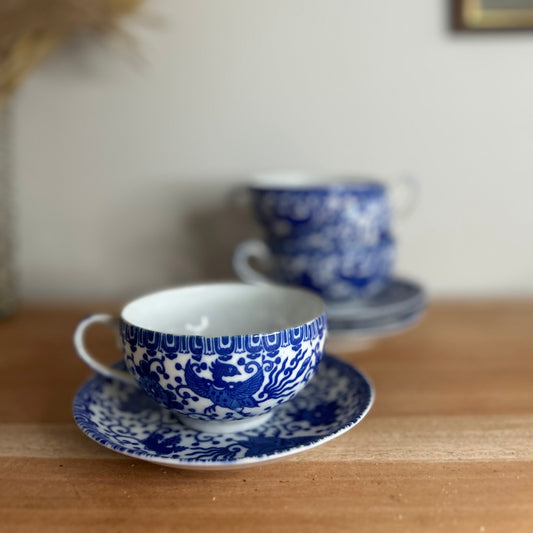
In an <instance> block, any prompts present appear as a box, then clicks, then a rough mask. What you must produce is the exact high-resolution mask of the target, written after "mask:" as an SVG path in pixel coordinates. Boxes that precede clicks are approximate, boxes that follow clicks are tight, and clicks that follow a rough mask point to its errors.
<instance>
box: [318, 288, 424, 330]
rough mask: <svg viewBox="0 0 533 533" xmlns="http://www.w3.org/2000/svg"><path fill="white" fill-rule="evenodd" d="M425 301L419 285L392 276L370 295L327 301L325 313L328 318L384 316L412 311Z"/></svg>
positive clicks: (422, 290)
mask: <svg viewBox="0 0 533 533" xmlns="http://www.w3.org/2000/svg"><path fill="white" fill-rule="evenodd" d="M425 301H426V295H425V291H424V289H423V288H422V286H421V285H419V284H418V283H416V282H414V281H411V280H408V279H402V278H393V279H392V280H391V281H390V282H389V283H388V284H387V286H386V287H385V288H383V289H382V290H381V291H380V292H378V293H377V294H375V295H374V296H372V297H369V298H363V299H352V300H348V301H345V302H331V303H329V304H328V306H327V315H328V319H329V320H332V319H333V320H345V319H371V318H384V317H388V316H391V315H393V314H395V313H400V312H404V313H405V312H409V311H413V310H415V309H416V308H417V307H419V306H420V305H422V304H424V303H425Z"/></svg>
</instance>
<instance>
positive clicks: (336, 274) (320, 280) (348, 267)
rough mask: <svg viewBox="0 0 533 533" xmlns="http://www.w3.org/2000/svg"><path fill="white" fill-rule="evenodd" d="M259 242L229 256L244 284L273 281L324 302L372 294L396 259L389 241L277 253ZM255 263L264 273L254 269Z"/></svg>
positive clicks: (242, 247) (252, 241)
mask: <svg viewBox="0 0 533 533" xmlns="http://www.w3.org/2000/svg"><path fill="white" fill-rule="evenodd" d="M275 250H276V248H274V250H273V248H272V246H270V247H269V246H268V245H267V244H265V243H263V242H262V241H258V240H250V241H245V242H243V243H241V244H240V245H239V246H238V247H237V248H236V250H235V252H234V256H233V266H234V270H235V272H236V273H237V275H238V276H239V278H240V279H241V280H243V281H245V282H247V283H268V282H272V281H274V282H277V283H282V284H287V285H294V286H299V287H305V288H308V289H311V290H312V291H314V292H316V293H318V294H319V295H320V296H321V297H322V298H324V299H325V300H326V301H328V302H332V301H338V300H348V299H351V298H363V297H368V296H371V295H373V294H376V293H377V292H378V291H380V290H381V289H382V288H383V287H385V285H386V284H387V283H388V281H389V278H390V276H391V273H392V270H393V267H394V261H395V257H396V247H395V243H394V240H393V239H392V238H390V237H389V238H384V239H382V240H381V241H380V242H379V243H378V244H376V245H373V246H352V247H350V248H347V249H345V250H341V251H335V252H330V253H327V252H321V251H317V250H308V251H304V250H296V251H293V252H288V251H287V252H283V253H281V252H277V251H275ZM252 259H255V260H257V261H258V262H259V263H260V265H261V267H262V268H263V269H264V270H265V271H266V272H267V273H268V274H263V273H262V272H260V271H258V270H257V269H255V268H254V267H253V266H252V265H251V263H250V260H252Z"/></svg>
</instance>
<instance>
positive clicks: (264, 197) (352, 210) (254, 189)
mask: <svg viewBox="0 0 533 533" xmlns="http://www.w3.org/2000/svg"><path fill="white" fill-rule="evenodd" d="M401 188H403V189H405V190H406V191H407V195H406V196H405V195H404V198H405V201H404V205H403V207H402V206H401V205H395V209H394V211H395V212H396V213H398V214H399V215H400V216H401V215H405V214H407V213H408V212H410V211H411V209H412V208H413V206H414V204H415V200H416V193H417V191H418V187H417V182H415V181H414V180H413V179H412V178H404V179H403V180H398V181H397V182H396V185H395V187H393V189H394V190H399V189H401ZM246 190H247V191H248V196H249V198H250V204H251V209H252V211H253V213H254V215H255V217H256V219H257V220H258V221H259V223H260V224H261V226H262V227H263V229H264V231H265V233H266V239H267V240H269V241H272V240H278V241H283V240H285V239H291V240H293V241H294V240H300V241H306V243H307V244H306V246H307V247H308V248H309V247H311V248H314V249H317V250H322V251H324V247H331V246H334V247H337V248H342V247H346V246H349V245H351V244H357V245H361V246H363V245H364V246H370V245H374V244H377V243H378V242H380V240H382V239H383V237H384V236H386V235H388V234H389V233H390V230H391V217H392V211H393V209H392V208H391V202H390V201H389V187H387V186H386V185H385V184H384V183H382V182H379V181H375V180H368V179H359V178H355V177H340V178H336V177H334V176H324V177H321V176H309V175H307V174H304V173H290V172H286V173H274V174H259V175H256V176H254V177H253V179H252V181H251V183H250V184H249V185H248V186H247V188H246ZM396 203H398V202H396ZM302 244H303V243H302Z"/></svg>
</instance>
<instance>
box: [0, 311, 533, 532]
mask: <svg viewBox="0 0 533 533" xmlns="http://www.w3.org/2000/svg"><path fill="white" fill-rule="evenodd" d="M94 310H97V311H113V310H116V308H115V307H114V306H109V305H107V306H106V305H97V304H91V305H80V306H72V307H58V306H41V307H38V306H33V307H26V308H24V309H21V310H20V311H19V312H18V314H17V315H16V316H15V317H13V318H11V319H9V320H4V321H3V322H1V323H0V340H1V344H0V346H1V355H0V481H1V483H0V531H1V532H2V533H6V532H11V531H32V532H33V531H35V532H47V531H50V532H55V533H57V532H61V531H65V532H77V531H95V532H100V531H113V532H122V531H123V532H136V531H143V532H144V531H202V532H205V531H207V532H209V531H218V532H220V531H246V532H248V531H265V532H267V531H290V532H295V531H326V532H329V531H358V532H364V531H383V532H387V533H390V532H395V531H411V532H416V531H431V532H433V531H446V532H450V531H469V532H476V533H477V532H486V533H489V532H494V531H505V532H513V533H517V532H521V531H523V532H526V531H527V532H531V531H533V302H531V301H529V302H528V301H525V302H490V303H486V302H485V303H483V302H471V303H466V302H441V303H435V304H433V305H432V306H431V309H430V312H429V313H428V316H427V317H426V318H425V319H424V321H423V323H422V324H421V325H420V326H418V327H417V328H416V329H415V330H413V331H411V332H409V333H405V334H403V335H401V336H398V337H395V338H390V339H387V340H384V341H382V342H381V343H380V344H379V345H378V346H377V347H375V348H373V349H371V350H369V351H367V352H364V353H363V352H362V353H354V354H352V355H350V356H349V357H345V359H347V360H349V361H350V362H352V363H353V364H355V365H357V366H358V367H360V368H361V369H362V370H363V371H364V372H365V373H366V374H367V375H368V376H369V377H370V378H371V379H372V380H373V382H374V384H375V387H376V402H375V404H374V407H373V409H372V411H371V412H370V414H369V415H368V416H367V418H365V419H364V420H363V421H362V422H361V423H360V424H359V425H358V426H356V427H355V428H354V429H352V430H351V431H349V432H348V433H346V434H344V435H342V436H341V437H339V438H337V439H335V440H333V441H331V442H328V443H326V444H324V445H322V446H319V447H317V448H315V449H313V450H310V451H307V452H304V453H302V454H298V455H294V456H291V457H289V458H287V459H285V460H283V461H280V462H277V463H273V464H267V465H264V466H259V467H255V468H251V469H245V470H235V471H223V472H194V471H186V470H174V469H171V468H165V467H161V466H158V465H154V464H150V463H146V462H142V461H137V460H132V459H130V458H128V457H125V456H122V455H119V454H116V453H114V452H112V451H109V450H107V449H105V448H103V447H101V446H99V445H98V444H96V443H94V442H92V441H91V440H89V439H88V438H87V437H86V436H85V435H83V434H82V433H81V432H80V431H79V430H78V429H77V427H76V425H75V424H74V422H73V420H72V415H71V401H72V397H73V395H74V394H75V391H76V390H77V388H78V387H79V386H80V385H81V384H82V382H83V381H84V380H85V379H86V378H87V377H88V376H89V375H90V371H89V370H88V369H87V368H86V367H85V366H84V364H83V363H82V362H81V361H79V360H78V359H77V357H76V356H75V354H74V350H73V348H72V345H71V336H72V331H73V329H74V327H75V325H76V323H77V322H78V321H79V320H80V319H81V318H82V317H83V316H85V315H87V314H89V313H90V312H91V311H94ZM89 341H90V347H92V348H93V349H94V350H95V351H96V350H98V351H99V352H105V354H106V357H107V358H108V360H109V361H112V360H116V359H117V358H118V357H119V356H118V355H117V353H116V352H114V351H113V348H112V339H111V333H110V332H109V331H108V330H106V329H105V328H102V329H97V328H96V329H95V330H94V331H93V332H91V334H90V335H89Z"/></svg>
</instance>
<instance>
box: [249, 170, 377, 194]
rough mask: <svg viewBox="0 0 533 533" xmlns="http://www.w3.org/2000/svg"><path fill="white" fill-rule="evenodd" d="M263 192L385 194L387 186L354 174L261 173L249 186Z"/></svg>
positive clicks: (256, 175) (250, 180)
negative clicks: (340, 191) (341, 191)
mask: <svg viewBox="0 0 533 533" xmlns="http://www.w3.org/2000/svg"><path fill="white" fill-rule="evenodd" d="M247 186H248V188H249V189H250V190H252V191H261V192H266V191H270V192H305V191H313V192H331V191H335V190H343V191H354V192H355V191H356V192H376V193H377V192H383V191H384V190H385V189H386V184H385V183H384V182H383V181H382V180H379V179H377V178H375V177H372V176H368V175H365V174H363V173H362V174H352V173H333V174H325V173H310V172H302V171H287V172H281V171H280V172H259V173H254V174H252V175H251V176H250V179H249V182H248V184H247Z"/></svg>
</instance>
